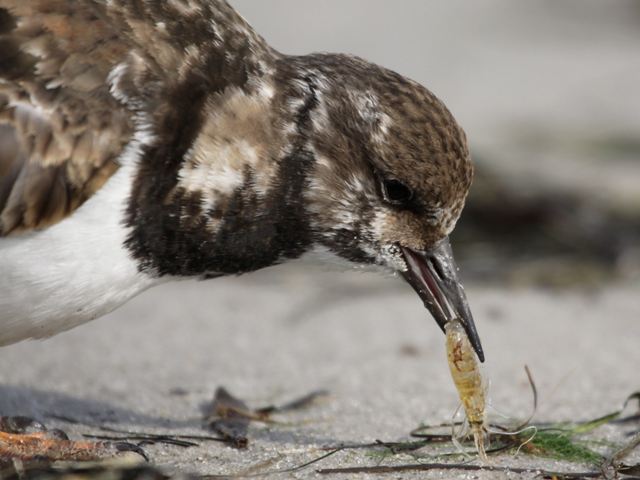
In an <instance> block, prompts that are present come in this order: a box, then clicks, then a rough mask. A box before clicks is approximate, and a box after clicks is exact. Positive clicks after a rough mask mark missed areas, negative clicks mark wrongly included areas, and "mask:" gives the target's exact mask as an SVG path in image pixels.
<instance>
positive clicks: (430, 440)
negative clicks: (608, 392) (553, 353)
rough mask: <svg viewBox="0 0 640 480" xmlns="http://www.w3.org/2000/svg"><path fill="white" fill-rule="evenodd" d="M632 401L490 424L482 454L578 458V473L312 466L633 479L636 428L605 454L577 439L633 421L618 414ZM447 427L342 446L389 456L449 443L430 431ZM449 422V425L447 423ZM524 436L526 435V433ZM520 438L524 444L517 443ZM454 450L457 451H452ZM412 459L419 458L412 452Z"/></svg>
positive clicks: (344, 470) (638, 441) (453, 466)
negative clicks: (605, 410)
mask: <svg viewBox="0 0 640 480" xmlns="http://www.w3.org/2000/svg"><path fill="white" fill-rule="evenodd" d="M527 375H528V378H529V381H530V384H531V387H532V391H533V393H534V409H533V410H534V412H535V409H536V406H537V392H536V388H535V383H534V382H533V378H532V377H531V374H530V372H529V371H528V370H527ZM632 400H638V401H639V404H640V392H636V393H634V394H632V395H630V396H629V397H628V398H627V399H626V401H625V402H624V404H623V406H622V408H620V409H619V410H616V411H615V412H611V413H609V414H607V415H603V416H601V417H598V418H595V419H591V420H587V421H582V422H561V423H554V424H549V423H547V424H535V423H533V424H532V423H531V418H532V417H533V415H531V417H530V418H528V419H527V421H526V422H523V423H522V424H520V425H518V427H516V429H508V428H505V427H500V426H498V425H491V427H492V428H491V435H492V437H493V448H491V449H488V450H487V453H488V454H495V453H496V452H500V451H505V450H511V451H514V452H517V451H522V452H524V453H526V454H529V455H535V456H540V457H546V458H554V459H559V460H566V461H570V462H579V463H583V464H586V465H591V466H592V467H593V469H592V470H589V471H584V472H578V473H575V472H557V471H551V470H544V469H537V468H513V467H503V466H494V465H486V464H485V465H476V464H470V463H468V462H466V463H453V462H452V463H448V462H447V463H444V462H428V463H426V462H421V463H411V464H400V465H368V466H353V467H341V468H325V469H319V470H317V473H319V474H323V475H328V474H360V473H362V474H384V473H400V472H406V471H427V470H465V471H496V472H512V473H536V474H537V475H539V476H540V477H542V478H549V479H556V480H560V479H566V480H569V479H578V478H602V477H604V478H609V477H611V478H613V477H614V476H616V475H617V476H621V477H620V478H626V479H628V480H631V479H632V478H635V477H633V476H635V475H639V474H640V464H638V465H627V464H624V463H623V462H622V460H623V459H624V458H625V457H627V456H628V455H629V454H630V453H631V452H632V451H633V450H634V449H636V448H637V447H638V446H640V432H637V433H635V434H632V438H631V439H630V440H629V441H628V442H626V443H625V444H624V445H622V446H618V447H616V448H615V449H614V450H613V452H612V453H610V454H609V455H606V456H605V455H602V454H600V453H597V452H595V451H593V450H591V449H590V448H589V447H588V446H587V444H586V442H583V441H581V440H580V439H579V436H580V435H584V434H585V433H588V432H592V431H593V430H595V429H597V428H598V427H600V426H602V425H606V424H621V423H625V424H626V423H628V422H630V421H632V420H630V419H635V418H636V417H637V416H638V415H636V414H632V415H630V416H626V417H622V414H623V412H624V411H625V410H626V408H627V406H628V405H629V403H630V402H631V401H632ZM445 426H447V424H440V425H427V426H422V427H420V428H418V429H416V430H414V431H413V432H411V435H412V436H414V437H419V438H420V440H419V441H408V442H381V441H378V442H375V443H367V444H355V445H344V446H343V448H344V449H357V448H376V447H378V448H380V447H381V448H384V449H385V450H384V451H385V453H386V454H387V456H388V455H395V454H398V453H405V454H406V453H410V452H415V451H416V450H418V449H420V448H422V447H426V446H428V445H435V444H440V445H442V444H445V443H446V442H448V441H450V436H447V435H443V434H440V433H432V432H434V431H437V429H438V428H442V427H445ZM448 426H450V424H449V425H448ZM522 428H531V429H533V428H535V430H536V432H535V435H534V436H531V435H530V434H527V433H525V432H522ZM527 435H529V436H528V437H527ZM525 442H526V445H524V448H523V443H525ZM456 453H457V454H460V452H456ZM452 454H453V452H452V453H449V454H447V453H444V454H443V453H442V452H439V453H437V455H429V456H430V457H432V458H433V457H439V458H444V457H446V456H450V455H452ZM412 455H413V456H414V458H416V459H421V458H424V457H419V456H417V455H415V454H412Z"/></svg>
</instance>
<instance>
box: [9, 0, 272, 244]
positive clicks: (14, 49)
mask: <svg viewBox="0 0 640 480" xmlns="http://www.w3.org/2000/svg"><path fill="white" fill-rule="evenodd" d="M246 50H250V51H251V52H253V55H252V56H250V58H249V57H247V55H242V54H241V53H242V52H243V51H246ZM269 51H270V50H269V47H268V46H266V44H265V43H264V41H263V40H262V39H261V38H260V37H258V36H257V35H256V34H255V33H254V32H253V30H251V28H250V27H249V26H248V25H247V24H246V22H245V21H244V20H243V19H242V18H241V17H240V16H239V15H238V14H237V13H236V12H235V11H234V10H233V9H232V8H231V7H230V6H229V5H228V4H227V3H226V2H225V1H224V0H29V1H25V0H0V236H3V235H7V234H9V233H12V232H22V231H28V230H31V229H36V228H44V227H46V226H48V225H51V224H53V223H55V222H57V221H59V220H60V219H62V218H64V217H65V216H67V215H69V214H70V213H71V212H73V211H74V210H75V209H76V208H77V207H78V206H79V205H81V204H82V203H83V202H84V201H85V200H86V199H87V198H89V197H90V196H91V195H92V194H93V193H94V192H95V191H96V190H98V189H99V188H100V187H101V186H102V185H103V184H104V182H105V181H106V180H107V179H108V178H109V177H110V176H111V175H112V174H113V173H114V172H115V171H116V170H117V168H118V158H119V155H120V153H121V152H122V150H123V148H124V147H125V145H126V144H127V142H128V141H129V140H130V139H131V137H132V135H133V132H134V130H135V128H136V119H138V118H140V116H142V115H141V114H146V115H147V117H149V116H153V112H154V111H155V109H156V108H158V107H159V104H160V103H161V102H162V96H163V94H164V93H166V89H167V85H171V84H176V83H178V82H180V81H182V80H183V78H184V77H186V76H188V75H190V76H191V77H193V76H194V75H193V72H194V70H198V69H200V70H202V72H201V75H202V76H203V77H204V76H211V73H212V71H213V72H215V71H216V68H217V69H218V70H220V69H222V68H226V69H227V70H229V68H231V67H230V62H231V63H232V62H233V58H242V59H243V65H242V66H239V65H236V66H235V70H236V72H235V73H236V74H237V75H245V76H246V74H247V70H251V69H253V68H261V67H259V65H258V63H260V61H261V60H260V57H261V56H262V55H263V54H264V55H268V52H269ZM205 59H206V60H205ZM216 62H217V63H216ZM204 63H206V65H204ZM205 66H206V67H208V68H204V67H205ZM230 77H232V75H231V76H230V75H226V77H225V78H230ZM245 81H246V80H245ZM219 87H224V86H223V85H219Z"/></svg>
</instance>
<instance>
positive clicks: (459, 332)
mask: <svg viewBox="0 0 640 480" xmlns="http://www.w3.org/2000/svg"><path fill="white" fill-rule="evenodd" d="M445 329H446V332H447V358H448V360H449V369H450V370H451V377H452V378H453V383H454V384H455V386H456V388H457V389H458V396H459V397H460V401H461V402H462V407H463V408H464V411H465V413H466V415H467V421H468V422H469V427H470V428H471V433H472V434H473V440H474V442H475V444H476V449H477V451H478V455H479V456H480V458H481V459H482V460H483V461H486V460H487V454H486V452H485V449H484V433H485V419H486V417H485V398H484V385H483V382H482V376H481V375H480V369H479V367H478V362H477V359H476V354H475V352H474V351H473V348H472V347H471V344H470V343H469V339H468V338H467V334H466V333H465V331H464V328H463V327H462V324H461V323H460V321H458V320H453V321H450V322H449V323H447V325H446V328H445Z"/></svg>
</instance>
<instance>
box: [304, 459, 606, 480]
mask: <svg viewBox="0 0 640 480" xmlns="http://www.w3.org/2000/svg"><path fill="white" fill-rule="evenodd" d="M426 470H467V471H480V470H482V471H488V472H505V473H508V472H512V473H538V474H540V475H542V476H548V477H553V476H557V477H562V478H576V479H578V478H600V477H601V476H602V473H601V472H578V473H573V472H554V471H549V470H542V469H537V468H516V467H494V466H491V465H484V466H483V465H469V464H465V463H458V464H451V463H416V464H405V465H377V466H370V467H345V468H321V469H319V470H316V472H317V473H319V474H321V475H331V474H345V473H352V474H353V473H369V474H382V473H399V472H410V471H426Z"/></svg>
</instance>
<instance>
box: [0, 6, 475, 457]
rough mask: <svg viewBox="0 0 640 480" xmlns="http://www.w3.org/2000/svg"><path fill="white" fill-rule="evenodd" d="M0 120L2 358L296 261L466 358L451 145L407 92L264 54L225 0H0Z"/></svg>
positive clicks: (386, 81)
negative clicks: (429, 326) (174, 285)
mask: <svg viewBox="0 0 640 480" xmlns="http://www.w3.org/2000/svg"><path fill="white" fill-rule="evenodd" d="M0 119H1V121H2V122H3V123H4V126H3V127H0V128H1V129H0V141H1V142H2V143H1V145H2V148H1V150H0V175H1V177H0V236H1V237H2V238H0V269H1V271H2V275H0V345H2V344H9V343H13V342H17V341H20V340H23V339H27V338H42V337H47V336H50V335H53V334H55V333H57V332H60V331H63V330H66V329H69V328H71V327H73V326H76V325H78V324H81V323H84V322H87V321H89V320H92V319H94V318H97V317H100V316H101V315H104V314H105V313H107V312H109V311H111V310H113V309H115V308H117V307H118V306H120V305H122V304H123V303H124V302H126V301H127V300H129V299H130V298H132V297H133V296H135V295H137V294H138V293H140V292H142V291H143V290H145V289H147V288H149V287H152V286H154V285H157V284H159V283H162V282H165V281H169V280H174V279H178V278H184V277H196V278H201V279H206V278H212V277H219V276H223V275H232V274H242V273H247V272H251V271H254V270H258V269H260V268H263V267H267V266H270V265H274V264H277V263H281V262H285V261H287V260H289V259H294V258H299V257H301V256H303V255H305V254H310V253H313V254H315V255H318V254H319V255H321V256H323V257H334V258H336V257H337V258H339V259H340V260H341V261H343V262H344V263H346V264H349V265H367V266H375V267H377V268H380V269H382V270H386V271H391V272H397V273H399V274H400V276H402V277H404V278H405V279H406V280H407V281H408V283H409V284H410V285H411V286H412V287H413V288H414V289H415V290H416V291H417V292H418V294H419V295H420V297H421V298H422V300H423V301H424V303H425V305H426V307H427V308H428V309H429V311H430V312H431V314H432V315H433V317H434V318H435V320H436V321H437V323H438V324H439V326H440V327H441V328H442V329H443V330H444V326H445V325H446V323H447V322H448V321H450V320H451V319H453V318H455V317H459V318H460V319H461V321H462V324H463V325H464V328H465V330H466V332H467V334H468V336H469V338H470V340H471V342H472V344H473V346H474V348H475V350H476V352H477V353H478V356H479V357H480V358H481V359H482V358H483V353H482V349H481V346H480V340H479V338H478V335H477V333H476V330H475V327H474V323H473V319H472V316H471V313H470V311H469V307H468V304H467V301H466V298H465V294H464V290H463V288H462V285H461V283H460V281H459V279H458V275H457V267H456V265H455V263H454V260H453V256H452V253H451V248H450V246H449V241H448V237H447V236H448V234H449V233H450V232H451V230H452V229H453V227H454V225H455V223H456V220H457V219H458V217H459V215H460V212H461V210H462V207H463V204H464V200H465V197H466V195H467V191H468V189H469V186H470V184H471V178H472V166H471V162H470V159H469V151H468V148H467V142H466V139H465V134H464V132H463V130H462V129H461V128H460V127H459V126H458V124H457V123H456V121H455V120H454V118H453V116H452V115H451V113H450V112H449V111H448V110H447V108H446V107H445V106H444V104H443V103H442V102H441V101H440V100H438V99H437V98H436V97H435V96H434V95H433V94H432V93H431V92H430V91H428V90H427V89H426V88H424V87H422V86H421V85H419V84H418V83H416V82H414V81H412V80H409V79H407V78H404V77H402V76H401V75H399V74H397V73H395V72H392V71H390V70H387V69H385V68H382V67H379V66H377V65H374V64H371V63H369V62H367V61H365V60H363V59H360V58H357V57H353V56H349V55H334V54H313V55H306V56H288V55H284V54H281V53H279V52H277V51H275V50H274V49H273V48H271V47H270V46H269V45H268V44H267V43H266V42H265V41H264V40H263V39H262V38H261V37H260V36H259V35H258V34H257V33H256V32H255V31H254V30H253V29H252V28H251V27H250V26H249V25H248V24H247V23H246V22H245V21H244V20H243V19H242V18H241V17H240V16H239V15H238V14H237V13H236V12H235V11H234V9H233V8H231V7H230V6H229V5H228V4H227V3H226V2H225V1H224V0H166V1H159V0H133V1H125V0H75V1H74V0H30V1H28V2H27V1H24V0H0ZM212 288H215V286H213V285H212ZM0 452H1V451H0Z"/></svg>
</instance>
